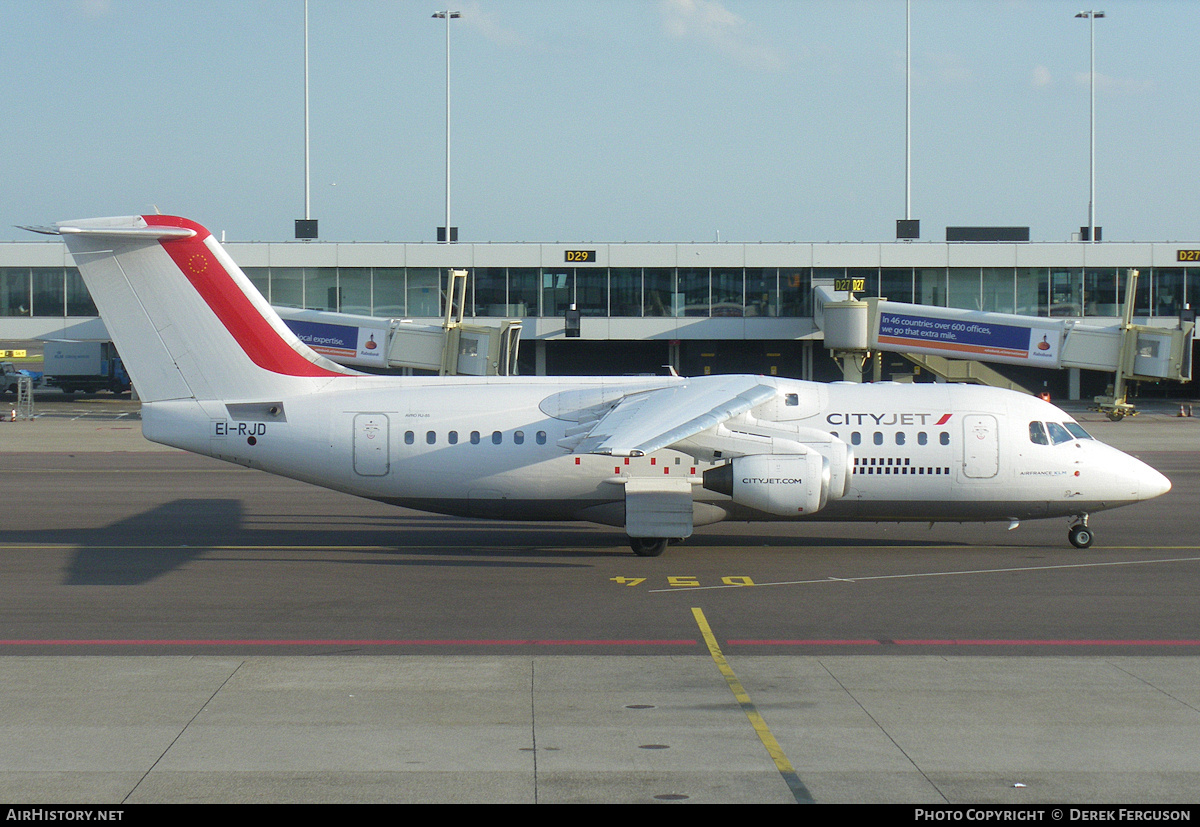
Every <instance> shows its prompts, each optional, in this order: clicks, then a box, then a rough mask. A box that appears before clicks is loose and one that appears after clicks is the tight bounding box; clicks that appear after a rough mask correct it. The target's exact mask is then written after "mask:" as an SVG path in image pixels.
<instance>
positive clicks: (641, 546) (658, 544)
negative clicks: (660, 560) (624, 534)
mask: <svg viewBox="0 0 1200 827" xmlns="http://www.w3.org/2000/svg"><path fill="white" fill-rule="evenodd" d="M670 542H671V541H670V540H669V539H667V538H666V537H630V538H629V547H630V548H632V549H633V553H634V554H636V555H637V556H638V557H657V556H659V555H660V554H662V553H663V552H664V551H666V550H667V545H668V544H669V543H670Z"/></svg>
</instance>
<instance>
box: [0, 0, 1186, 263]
mask: <svg viewBox="0 0 1200 827" xmlns="http://www.w3.org/2000/svg"><path fill="white" fill-rule="evenodd" d="M1090 2H1091V0H1069V1H1068V0H913V2H912V66H913V85H912V111H913V128H912V134H913V163H912V169H913V187H912V204H913V208H912V212H913V217H914V218H919V219H920V220H921V230H922V238H923V239H926V240H941V239H942V238H944V228H945V226H946V225H985V224H987V225H1020V226H1025V225H1028V226H1030V227H1031V228H1032V231H1031V232H1032V238H1033V239H1034V240H1065V239H1066V238H1068V236H1069V234H1070V233H1071V231H1072V230H1077V229H1078V228H1079V226H1080V225H1083V224H1085V223H1087V199H1088V22H1087V21H1086V20H1077V19H1075V17H1074V15H1075V13H1076V12H1078V11H1080V9H1081V8H1095V9H1099V10H1103V11H1105V12H1106V13H1107V17H1106V18H1105V19H1103V20H1098V21H1097V22H1096V72H1097V78H1096V108H1097V115H1096V118H1097V140H1096V152H1097V204H1096V209H1097V223H1099V224H1100V225H1102V226H1103V227H1104V232H1105V238H1106V239H1107V240H1118V241H1124V240H1140V241H1148V240H1156V241H1157V240H1180V239H1184V240H1197V239H1200V209H1198V207H1197V201H1198V198H1200V188H1198V184H1200V151H1198V150H1200V49H1197V48H1196V45H1197V42H1198V40H1200V2H1196V0H1097V2H1096V4H1095V5H1085V4H1086V3H1090ZM441 8H445V6H444V5H439V3H438V2H424V1H422V2H416V1H415V0H310V3H309V26H310V67H311V108H312V116H311V128H312V141H311V146H312V165H311V170H312V212H313V217H315V218H318V219H319V220H320V222H321V238H322V239H323V240H339V241H340V240H358V241H372V240H391V241H432V240H433V239H434V232H435V227H437V226H438V225H440V224H442V223H443V217H442V215H443V209H444V207H443V187H444V178H443V175H444V172H443V153H444V140H445V133H444V128H445V122H444V117H445V114H444V108H443V107H444V94H445V93H444V81H445V29H444V25H445V24H444V23H443V22H442V21H440V20H434V19H432V18H431V14H432V13H433V12H434V11H436V10H438V9H441ZM451 8H453V9H455V10H461V11H462V13H463V17H462V19H460V20H455V21H453V23H452V28H451V89H452V127H451V132H452V177H453V184H452V198H451V210H452V214H451V221H452V223H453V224H455V225H457V226H459V227H461V228H462V229H461V234H462V239H463V240H464V241H466V240H470V241H557V240H561V241H711V240H713V239H715V238H716V237H717V234H718V233H719V237H720V239H721V240H722V241H780V240H782V241H864V240H865V241H874V240H888V239H891V238H894V235H895V220H896V219H897V218H902V217H903V216H904V9H905V4H904V0H575V1H574V2H552V0H465V2H462V3H459V4H456V5H454V6H452V7H451ZM0 37H2V38H3V43H4V44H5V48H4V50H3V60H4V68H3V71H2V72H0V109H2V111H3V113H4V118H3V122H4V128H3V130H2V131H0V148H2V157H3V159H4V165H3V170H4V176H3V197H2V198H0V227H2V228H3V229H0V238H3V239H22V240H24V239H28V238H31V237H30V236H28V235H27V234H25V233H23V232H21V231H19V230H15V229H12V225H14V224H30V223H34V224H37V223H43V224H44V223H50V222H53V221H57V220H63V219H68V218H80V217H86V216H94V215H123V214H130V213H137V212H150V211H153V210H154V209H155V207H157V208H158V209H159V210H160V211H161V212H165V213H176V214H182V215H186V216H188V217H191V218H194V219H196V220H198V221H200V222H202V223H204V224H205V225H207V226H208V227H209V228H210V229H212V230H213V231H214V232H217V233H221V232H225V233H226V235H227V237H228V238H229V239H230V240H248V239H257V240H281V239H287V238H290V237H291V236H292V229H293V227H292V222H293V220H294V219H296V218H300V217H303V213H304V166H303V0H3V2H0Z"/></svg>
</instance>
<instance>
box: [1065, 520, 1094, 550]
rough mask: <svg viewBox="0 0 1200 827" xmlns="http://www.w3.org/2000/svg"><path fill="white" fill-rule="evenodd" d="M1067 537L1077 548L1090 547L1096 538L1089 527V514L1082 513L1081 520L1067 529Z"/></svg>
mask: <svg viewBox="0 0 1200 827" xmlns="http://www.w3.org/2000/svg"><path fill="white" fill-rule="evenodd" d="M1067 539H1068V540H1070V541H1071V545H1073V546H1075V548H1088V547H1089V546H1091V544H1092V540H1093V539H1095V535H1093V534H1092V530H1091V529H1090V528H1088V515H1086V514H1081V515H1080V516H1079V522H1077V523H1075V524H1074V525H1072V526H1071V527H1070V528H1069V529H1067Z"/></svg>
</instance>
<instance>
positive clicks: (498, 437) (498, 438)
mask: <svg viewBox="0 0 1200 827" xmlns="http://www.w3.org/2000/svg"><path fill="white" fill-rule="evenodd" d="M503 441H504V434H502V433H500V432H499V431H492V444H493V445H499V444H500V443H501V442H503Z"/></svg>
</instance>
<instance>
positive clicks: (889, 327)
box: [871, 301, 1063, 368]
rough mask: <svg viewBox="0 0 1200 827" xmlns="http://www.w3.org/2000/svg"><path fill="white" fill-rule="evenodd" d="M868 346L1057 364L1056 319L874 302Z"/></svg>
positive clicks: (1059, 339)
mask: <svg viewBox="0 0 1200 827" xmlns="http://www.w3.org/2000/svg"><path fill="white" fill-rule="evenodd" d="M878 307H879V312H878V320H877V322H876V325H875V327H874V329H873V330H872V331H871V334H872V339H873V341H872V343H871V344H872V346H874V347H878V348H879V349H881V350H894V351H907V352H910V353H932V354H936V355H938V356H945V357H947V358H950V359H975V360H978V361H983V362H1007V363H1009V364H1014V365H1036V366H1037V367H1044V368H1057V367H1059V366H1060V365H1059V360H1060V356H1061V353H1060V350H1061V348H1060V345H1061V342H1062V335H1063V326H1062V323H1061V322H1057V321H1053V320H1051V319H1042V318H1036V317H1027V316H1014V315H1010V314H1006V313H985V312H982V311H974V310H956V309H954V308H946V307H925V306H923V305H913V304H901V303H899V302H886V301H881V302H879V305H878Z"/></svg>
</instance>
